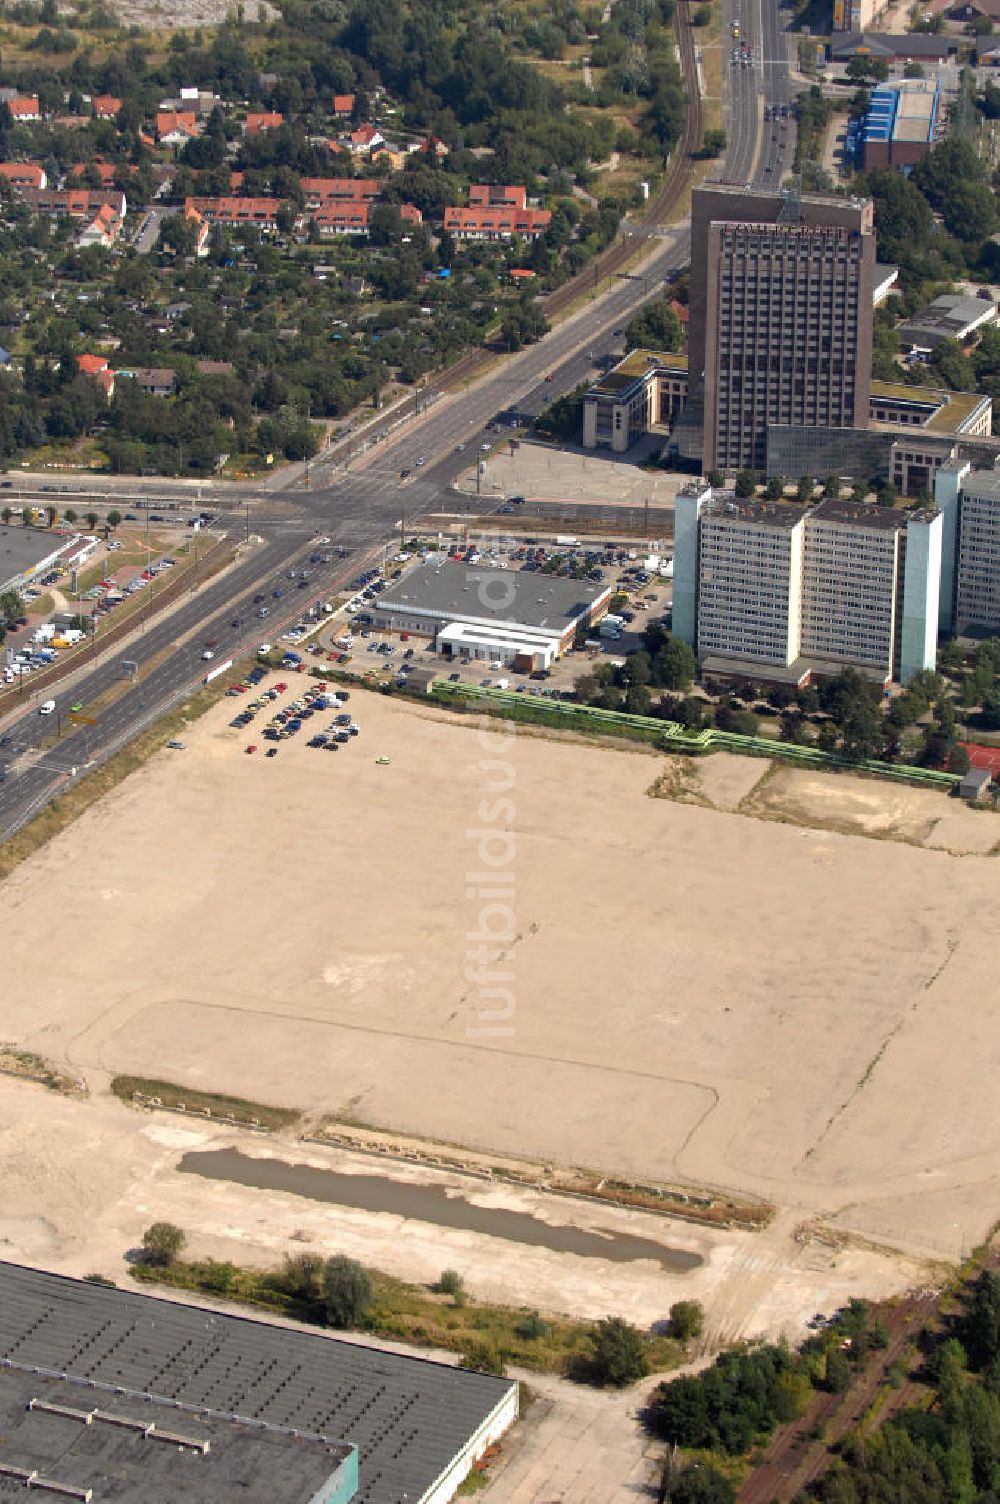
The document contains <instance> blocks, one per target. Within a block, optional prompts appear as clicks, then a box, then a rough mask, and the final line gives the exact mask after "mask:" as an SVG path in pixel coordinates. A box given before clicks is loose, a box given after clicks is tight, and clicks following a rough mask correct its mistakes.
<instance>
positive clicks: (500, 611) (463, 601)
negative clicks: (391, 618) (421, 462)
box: [372, 559, 610, 634]
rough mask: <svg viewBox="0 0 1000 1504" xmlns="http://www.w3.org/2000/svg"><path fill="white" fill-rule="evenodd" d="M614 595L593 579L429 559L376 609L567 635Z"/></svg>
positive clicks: (397, 584)
mask: <svg viewBox="0 0 1000 1504" xmlns="http://www.w3.org/2000/svg"><path fill="white" fill-rule="evenodd" d="M609 593H610V587H609V586H607V585H603V584H601V585H595V584H594V583H593V581H592V580H568V579H564V578H562V577H560V576H559V575H554V574H542V573H541V572H540V571H539V572H529V571H528V570H521V569H486V568H483V567H482V566H481V565H475V564H459V563H456V562H455V561H454V560H451V559H447V560H441V561H437V560H435V561H428V562H427V563H426V564H421V565H420V566H419V567H418V568H416V569H411V570H410V571H409V572H408V573H407V574H404V575H403V576H402V578H401V579H399V580H397V581H396V582H395V584H393V585H390V586H389V588H388V589H387V590H383V592H382V594H381V595H380V596H378V597H377V599H376V600H375V601H373V603H372V606H373V610H375V611H379V612H392V613H394V614H396V615H401V614H404V613H405V612H407V611H416V612H417V613H418V614H420V615H423V616H433V617H435V618H437V619H438V620H441V621H447V620H449V619H454V620H456V621H502V622H517V623H519V624H520V625H522V626H526V627H545V628H547V629H548V630H549V631H550V632H558V633H560V634H561V633H562V632H564V631H565V630H566V628H567V627H569V626H572V624H573V623H574V622H575V621H577V620H579V618H580V617H581V616H583V615H584V614H585V613H586V612H587V611H589V610H590V608H591V607H592V606H593V604H594V602H595V601H598V600H603V599H604V597H605V596H606V595H608V594H609Z"/></svg>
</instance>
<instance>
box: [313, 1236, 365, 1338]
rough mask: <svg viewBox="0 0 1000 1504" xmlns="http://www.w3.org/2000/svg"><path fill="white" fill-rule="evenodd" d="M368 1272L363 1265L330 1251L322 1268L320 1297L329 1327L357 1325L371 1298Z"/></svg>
mask: <svg viewBox="0 0 1000 1504" xmlns="http://www.w3.org/2000/svg"><path fill="white" fill-rule="evenodd" d="M374 1293H375V1292H374V1288H373V1286H372V1280H371V1275H370V1274H369V1273H368V1270H367V1269H366V1268H365V1267H364V1265H363V1264H359V1263H358V1262H357V1260H356V1259H349V1258H347V1257H346V1255H345V1254H342V1253H338V1254H334V1256H333V1258H330V1259H327V1261H326V1265H325V1267H324V1269H323V1300H324V1305H325V1308H326V1319H327V1321H328V1322H329V1324H330V1326H338V1327H348V1326H357V1325H358V1324H359V1323H360V1321H361V1319H362V1317H363V1316H364V1314H365V1312H366V1311H367V1310H368V1307H369V1306H370V1305H371V1303H372V1300H373V1298H374Z"/></svg>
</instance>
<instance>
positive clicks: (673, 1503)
mask: <svg viewBox="0 0 1000 1504" xmlns="http://www.w3.org/2000/svg"><path fill="white" fill-rule="evenodd" d="M664 1497H665V1504H733V1501H734V1500H735V1498H736V1490H735V1488H734V1487H733V1485H732V1484H731V1483H730V1481H729V1479H728V1478H727V1477H726V1475H725V1473H720V1472H719V1470H718V1468H716V1467H713V1466H712V1464H711V1463H710V1462H698V1463H694V1464H693V1465H692V1466H691V1467H686V1468H685V1469H684V1471H683V1472H682V1473H681V1474H680V1476H679V1477H678V1478H677V1479H676V1480H675V1481H673V1482H671V1483H669V1484H668V1485H667V1491H666V1494H665V1496H664Z"/></svg>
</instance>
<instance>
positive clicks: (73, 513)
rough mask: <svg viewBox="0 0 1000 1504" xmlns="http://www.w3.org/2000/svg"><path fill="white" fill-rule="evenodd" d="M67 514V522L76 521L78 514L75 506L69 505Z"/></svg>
mask: <svg viewBox="0 0 1000 1504" xmlns="http://www.w3.org/2000/svg"><path fill="white" fill-rule="evenodd" d="M65 515H66V521H67V522H75V521H76V519H77V515H78V514H77V512H76V511H75V509H74V508H73V507H67V508H66V514H65Z"/></svg>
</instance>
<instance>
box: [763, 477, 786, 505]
mask: <svg viewBox="0 0 1000 1504" xmlns="http://www.w3.org/2000/svg"><path fill="white" fill-rule="evenodd" d="M784 494H785V477H784V476H783V475H772V476H771V479H770V480H769V481H768V483H767V487H766V489H765V491H764V495H765V496H766V497H767V499H768V501H781V499H782V497H783V496H784Z"/></svg>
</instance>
